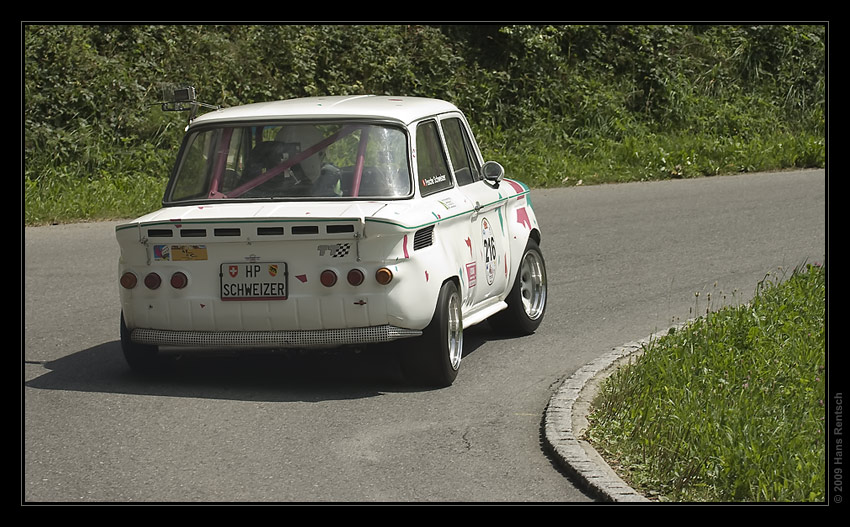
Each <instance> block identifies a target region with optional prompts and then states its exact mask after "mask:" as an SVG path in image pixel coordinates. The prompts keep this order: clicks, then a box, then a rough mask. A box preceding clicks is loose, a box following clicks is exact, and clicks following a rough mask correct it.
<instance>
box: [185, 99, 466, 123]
mask: <svg viewBox="0 0 850 527" xmlns="http://www.w3.org/2000/svg"><path fill="white" fill-rule="evenodd" d="M452 111H454V112H457V111H459V110H458V109H457V107H456V106H455V105H453V104H451V103H449V102H446V101H442V100H440V99H428V98H424V97H393V96H384V95H351V96H332V97H305V98H300V99H288V100H284V101H273V102H261V103H254V104H246V105H243V106H234V107H232V108H222V109H219V110H216V111H213V112H209V113H206V114H203V115H201V116H199V117H198V118H197V119H195V120H194V121H193V122H192V126H195V125H200V124H203V123H210V122H214V121H242V120H256V119H266V118H270V119H278V118H292V119H353V118H367V119H381V120H386V119H389V120H395V121H400V122H402V123H404V124H409V123H411V122H413V121H416V120H418V119H422V118H424V117H429V116H432V115H437V114H441V113H445V112H452Z"/></svg>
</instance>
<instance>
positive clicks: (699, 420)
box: [588, 265, 826, 502]
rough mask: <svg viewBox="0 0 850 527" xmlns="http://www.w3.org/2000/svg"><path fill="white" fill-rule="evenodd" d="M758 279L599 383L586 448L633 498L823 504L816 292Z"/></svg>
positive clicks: (819, 271)
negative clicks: (742, 300)
mask: <svg viewBox="0 0 850 527" xmlns="http://www.w3.org/2000/svg"><path fill="white" fill-rule="evenodd" d="M825 275H826V271H825V269H824V268H823V267H820V266H817V265H807V266H805V267H800V268H798V269H795V270H794V272H793V273H792V275H791V276H790V277H788V278H787V279H780V278H777V277H770V276H769V277H766V278H765V280H764V281H762V282H761V283H760V284H759V285H758V288H757V291H756V295H755V298H754V299H753V300H752V301H751V302H750V303H748V304H746V305H733V306H726V307H723V308H720V309H717V310H716V311H712V309H711V307H710V306H711V303H712V302H714V301H716V300H717V299H711V298H710V295H709V298H707V299H705V298H699V299H698V302H702V303H703V305H707V306H708V309H707V312H706V314H705V315H704V316H701V317H700V318H698V319H697V320H696V321H695V322H693V323H692V324H689V325H688V326H686V327H685V328H684V329H680V330H679V331H675V332H671V333H670V334H669V335H666V336H664V337H662V338H660V339H658V340H657V341H655V342H653V343H651V345H649V346H648V347H647V348H646V349H645V350H644V353H643V355H641V356H640V357H639V358H638V359H636V361H634V363H633V364H631V365H629V366H627V367H626V368H623V369H621V370H619V371H618V372H617V373H616V374H614V375H613V376H612V377H610V378H609V379H608V380H607V382H606V383H605V385H604V387H603V389H602V391H601V393H600V395H599V397H598V398H597V400H596V401H595V404H594V406H595V410H594V412H593V414H592V416H591V419H590V420H591V427H590V429H589V431H588V439H589V440H590V441H591V442H592V443H593V444H594V446H595V447H596V448H597V449H598V450H600V451H601V452H602V453H603V457H605V458H606V459H608V460H609V462H610V463H611V464H612V465H613V466H616V467H619V469H618V470H619V472H620V473H621V474H622V475H623V477H624V479H625V480H626V481H628V482H629V483H630V484H631V485H633V486H634V487H635V488H637V489H639V490H642V491H643V492H644V493H645V494H652V495H655V496H658V497H659V498H660V499H661V500H665V501H677V502H683V501H684V502H697V501H711V502H808V501H814V502H818V501H822V500H823V499H824V497H825V494H824V492H825V480H824V474H825V465H824V462H825V461H824V456H825V454H824V452H825V433H824V426H825V416H826V412H825V408H824V393H825V387H824V373H825V372H824V369H825V362H826V357H825V297H826V286H825V281H826V279H825Z"/></svg>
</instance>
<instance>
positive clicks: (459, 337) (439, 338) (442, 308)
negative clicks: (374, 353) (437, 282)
mask: <svg viewBox="0 0 850 527" xmlns="http://www.w3.org/2000/svg"><path fill="white" fill-rule="evenodd" d="M462 355H463V316H462V314H461V299H460V294H459V293H458V290H457V285H455V283H454V282H452V281H451V280H449V281H447V282H446V283H444V284H443V287H442V288H441V289H440V295H439V297H438V299H437V307H436V309H435V310H434V317H433V318H432V319H431V324H429V325H428V327H427V328H425V331H424V332H423V334H422V337H420V338H419V339H418V341H417V342H416V344H415V346H414V347H413V348H412V349H410V350H407V351H406V352H405V354H404V355H403V356H402V369H403V371H404V373H405V376H406V377H408V378H409V379H411V380H413V381H414V382H417V383H421V384H424V385H428V386H438V387H445V386H450V385H451V384H452V383H453V382H454V380H455V378H457V372H458V368H460V360H461V356H462Z"/></svg>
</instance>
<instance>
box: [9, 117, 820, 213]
mask: <svg viewBox="0 0 850 527" xmlns="http://www.w3.org/2000/svg"><path fill="white" fill-rule="evenodd" d="M477 132H478V133H477V137H478V139H479V142H480V144H481V148H482V151H483V155H484V157H485V159H487V160H491V159H492V160H496V161H499V162H500V163H502V164H503V165H504V166H505V169H506V170H507V172H508V175H509V177H513V178H516V179H519V180H521V181H523V182H524V183H527V184H529V185H530V186H531V187H534V188H542V187H559V186H574V185H593V184H600V183H617V182H627V181H650V180H659V179H670V178H691V177H700V176H713V175H721V174H731V173H741V172H753V171H769V170H779V169H787V168H811V167H823V166H824V164H825V146H824V141H823V138H822V137H817V136H809V135H807V134H803V133H797V134H785V133H779V132H777V133H776V134H769V135H760V136H755V137H750V138H742V137H724V136H709V135H705V134H690V135H689V134H666V135H665V134H657V133H651V132H647V131H645V130H635V131H634V132H635V133H634V134H628V135H625V136H624V137H623V138H621V139H619V140H616V139H610V138H604V137H601V136H599V137H594V136H590V137H584V138H575V137H570V136H568V135H567V134H565V133H564V132H562V131H560V130H559V128H558V127H557V126H555V125H544V124H541V126H539V127H535V128H534V129H532V130H522V129H520V130H515V131H510V132H506V131H502V130H488V129H482V130H478V131H477ZM177 146H178V145H176V144H175V145H171V147H170V148H163V149H157V148H154V147H153V146H151V145H144V146H142V147H139V146H136V147H126V146H120V147H111V148H112V149H111V150H109V149H108V148H107V147H104V148H107V150H109V151H106V150H102V151H99V152H98V153H96V154H94V155H91V156H89V158H88V160H87V162H86V164H85V165H82V164H70V165H61V166H56V167H53V166H51V167H49V168H46V169H41V170H40V171H39V172H38V176H37V177H31V176H30V177H26V178H24V189H23V190H24V222H25V224H26V225H43V224H48V223H67V222H74V221H91V220H103V219H110V218H129V217H135V216H139V215H141V214H144V213H147V212H150V211H153V210H155V209H157V208H159V206H160V201H161V200H162V195H163V193H164V190H165V185H166V182H167V178H168V174H169V171H170V166H171V165H172V164H173V163H174V157H175V155H176V149H177Z"/></svg>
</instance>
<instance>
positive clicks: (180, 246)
mask: <svg viewBox="0 0 850 527" xmlns="http://www.w3.org/2000/svg"><path fill="white" fill-rule="evenodd" d="M116 237H117V240H118V243H119V245H120V248H121V257H120V261H119V276H120V284H121V287H120V295H121V309H122V313H121V344H122V348H123V351H124V355H125V357H126V359H127V362H128V363H129V364H130V366H131V368H132V369H134V370H140V371H148V370H151V369H153V368H157V367H158V366H159V365H160V364H161V362H162V361H163V360H165V359H164V358H165V357H167V356H168V355H169V354H168V353H167V352H168V351H178V352H179V351H180V350H181V349H185V348H209V349H216V348H227V349H239V350H251V349H256V348H264V349H283V348H299V349H309V348H315V347H342V346H348V345H356V346H364V345H368V344H373V343H387V342H392V341H397V342H395V344H394V347H396V348H397V350H398V354H399V357H400V359H401V364H402V367H403V370H404V371H405V373H406V374H407V375H409V376H411V378H413V379H416V380H417V382H424V383H427V384H429V385H436V386H446V385H449V384H451V383H452V382H453V381H454V380H455V377H456V375H457V371H458V366H459V365H460V361H461V356H462V353H463V330H464V328H467V327H469V326H471V325H473V324H477V323H479V322H482V321H484V320H486V319H490V320H491V324H492V325H493V326H494V327H498V328H499V329H508V330H512V331H513V332H515V333H517V334H529V333H532V332H533V331H534V330H535V329H536V328H537V326H538V325H539V324H540V322H541V320H542V318H543V314H544V311H545V308H546V270H545V266H544V260H543V256H542V253H541V251H540V248H539V246H540V228H539V227H538V223H537V219H536V217H535V214H534V211H533V209H532V206H531V200H530V195H529V189H528V187H527V186H525V185H523V184H522V183H519V182H517V181H514V180H511V179H507V178H505V177H504V171H503V169H502V167H501V166H500V165H499V164H498V163H495V162H492V161H491V162H486V163H484V162H483V160H482V157H481V153H480V151H479V149H478V146H477V144H476V142H475V139H474V138H473V136H472V133H471V132H470V128H469V125H468V123H467V121H466V119H465V117H464V115H463V114H462V113H461V112H460V111H459V110H458V109H457V108H456V107H455V106H453V105H452V104H449V103H447V102H445V101H440V100H435V99H424V98H413V97H384V96H351V97H318V98H306V99H296V100H287V101H278V102H270V103H258V104H249V105H245V106H239V107H234V108H226V109H217V110H215V111H211V112H208V113H206V114H204V115H201V116H199V117H197V118H192V119H191V120H190V124H189V126H188V127H187V133H186V136H185V139H184V142H183V145H182V147H181V149H180V153H179V158H178V160H177V163H176V166H175V168H174V171H173V174H172V176H171V178H170V180H169V183H168V186H167V188H166V191H165V197H164V199H163V207H162V208H161V209H160V210H158V211H156V212H152V213H150V214H147V215H145V216H142V217H140V218H138V219H135V220H133V221H130V222H127V223H124V224H121V225H119V226H117V227H116ZM401 339H404V340H401Z"/></svg>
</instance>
